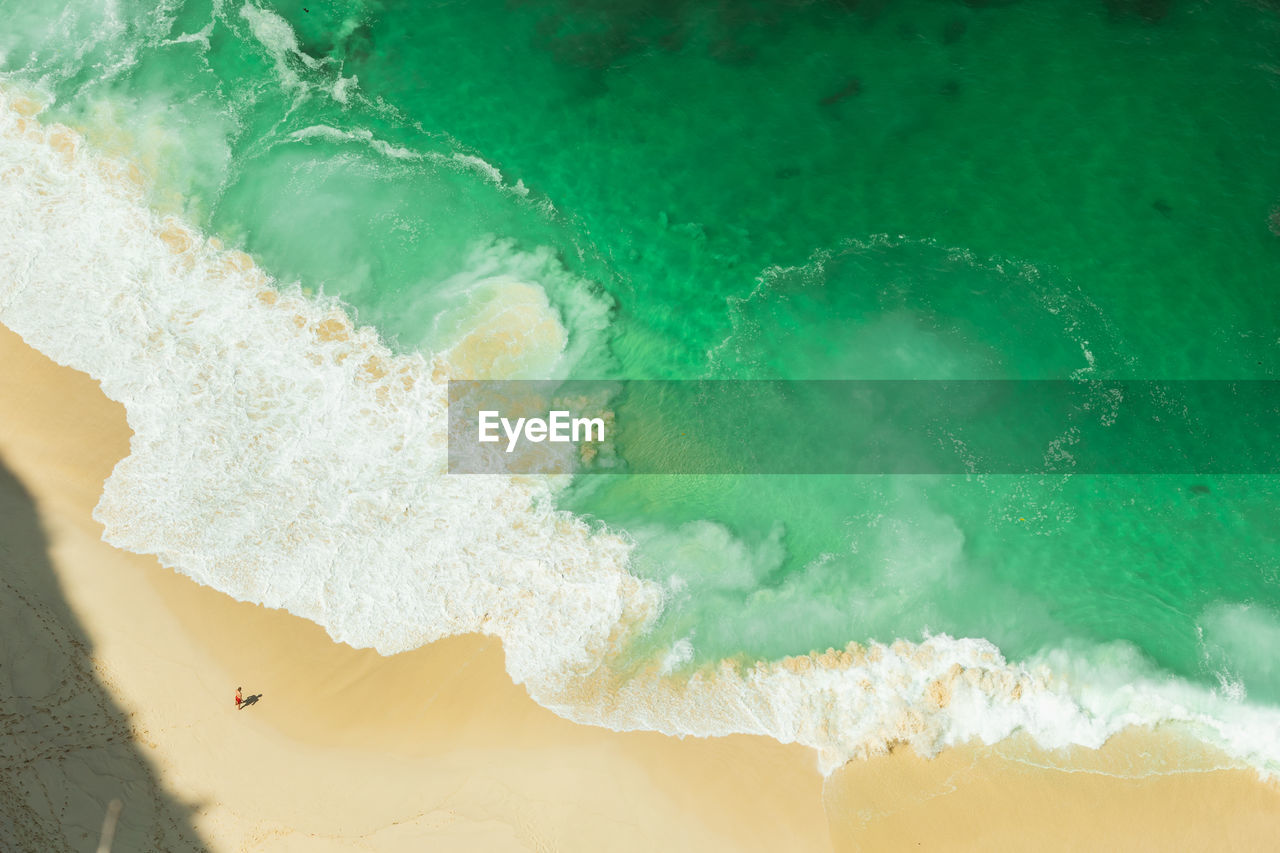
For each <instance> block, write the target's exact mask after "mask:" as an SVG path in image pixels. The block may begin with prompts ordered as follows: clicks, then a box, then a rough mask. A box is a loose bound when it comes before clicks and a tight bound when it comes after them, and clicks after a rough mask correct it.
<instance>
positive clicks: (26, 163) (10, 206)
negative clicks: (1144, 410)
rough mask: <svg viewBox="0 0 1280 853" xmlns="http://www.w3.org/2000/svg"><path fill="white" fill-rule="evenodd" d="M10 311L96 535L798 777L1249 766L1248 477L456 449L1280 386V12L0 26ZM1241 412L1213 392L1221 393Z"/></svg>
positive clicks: (1260, 611) (1262, 756)
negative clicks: (506, 465) (619, 430)
mask: <svg viewBox="0 0 1280 853" xmlns="http://www.w3.org/2000/svg"><path fill="white" fill-rule="evenodd" d="M0 20H3V21H5V22H7V23H6V26H5V27H4V29H3V31H0V74H2V77H0V85H2V86H3V95H2V97H3V99H4V110H3V113H2V118H0V121H2V122H3V127H2V130H3V136H2V138H3V148H0V193H2V194H3V202H4V203H3V205H0V225H2V226H3V228H2V229H0V322H4V323H5V324H6V325H9V326H11V327H12V328H14V329H15V330H17V331H18V332H19V333H20V334H22V335H23V336H24V337H25V338H26V339H27V340H28V341H30V342H32V343H33V344H34V345H35V346H37V347H38V348H40V349H42V350H44V351H46V352H48V353H49V354H51V355H52V356H54V357H55V358H57V359H58V360H60V361H62V362H64V363H69V364H72V365H74V366H76V367H78V368H80V369H83V370H86V371H87V372H89V373H90V374H92V375H94V376H95V377H96V378H98V379H100V380H101V381H102V382H103V387H104V389H105V390H106V391H107V393H108V394H109V395H110V396H113V397H114V398H116V399H119V400H121V401H122V402H124V403H125V405H126V409H127V411H128V414H129V419H130V425H131V427H132V428H133V430H134V432H135V439H134V442H133V446H132V453H131V455H130V457H129V458H128V459H126V460H125V461H124V462H122V463H121V464H120V466H118V467H117V469H116V471H115V472H114V474H113V475H112V478H111V479H110V480H109V481H108V483H107V486H106V491H105V494H104V496H103V499H102V502H101V503H100V505H99V507H98V510H97V515H98V517H99V519H100V520H102V521H103V523H104V525H105V526H106V529H107V533H106V536H107V538H108V540H109V541H111V542H113V543H114V544H117V545H119V546H121V547H125V548H129V549H131V550H136V551H139V552H142V553H154V554H157V555H158V556H159V557H160V558H161V560H162V561H163V562H164V563H165V564H166V565H169V566H171V567H173V568H175V569H177V570H178V571H180V572H183V573H184V574H187V575H189V576H191V577H193V578H195V579H196V580H198V581H200V582H202V583H206V584H209V585H211V586H214V587H216V588H218V589H221V590H223V591H225V592H227V593H229V594H231V595H234V596H236V597H239V598H242V599H246V600H252V601H257V602H261V603H264V604H268V605H270V606H275V607H285V608H287V609H289V610H291V611H292V612H295V613H298V614H299V615H302V616H305V617H307V618H310V619H313V620H315V621H316V622H318V623H320V624H321V625H323V626H324V627H325V628H326V629H327V630H328V631H329V632H330V634H331V635H332V636H333V637H334V638H335V639H338V640H341V641H344V642H349V643H352V644H355V645H361V646H372V647H375V648H377V649H379V650H380V651H382V652H385V653H393V652H396V651H400V650H404V649H408V648H412V647H415V646H417V645H421V644H423V643H425V642H429V641H431V640H432V639H435V638H437V637H440V636H444V635H447V634H451V633H459V632H464V631H485V632H488V633H492V634H495V635H498V636H501V637H502V638H503V640H504V643H505V646H506V649H507V654H508V668H509V669H510V671H511V673H512V675H513V677H515V678H516V679H517V680H519V681H521V682H522V683H524V684H526V686H527V687H528V688H529V690H530V692H531V694H532V695H533V696H534V698H536V699H537V700H538V701H540V702H542V703H543V704H545V705H547V706H549V707H552V708H554V709H555V710H557V711H558V712H559V713H562V714H564V715H565V716H568V717H570V718H572V719H577V720H581V721H583V722H591V723H596V724H601V725H608V726H612V727H614V728H653V729H657V730H661V731H667V732H671V733H677V734H719V733H726V732H733V731H746V732H758V733H762V734H768V735H771V736H773V737H777V738H779V739H781V740H784V741H793V740H795V741H800V742H803V743H807V744H810V745H812V746H815V747H816V748H818V749H819V750H820V751H821V755H822V762H823V766H824V767H831V766H834V765H836V764H837V763H839V762H840V761H842V760H844V759H846V758H848V757H850V756H856V755H860V754H866V753H867V752H874V751H878V750H881V749H884V748H886V747H887V746H889V745H891V744H893V743H895V742H899V741H906V742H910V743H912V744H913V745H915V746H916V747H917V748H920V749H921V750H922V751H926V752H929V751H933V750H935V749H937V748H938V747H940V746H943V745H946V744H949V743H956V742H959V741H963V740H966V739H969V738H972V737H980V738H983V739H985V740H988V741H993V740H998V739H1000V738H1002V737H1005V736H1007V735H1008V734H1010V733H1011V732H1013V731H1015V730H1018V729H1024V730H1027V731H1029V732H1030V733H1031V734H1032V735H1033V736H1034V737H1035V738H1036V739H1037V740H1038V741H1039V742H1040V743H1042V744H1044V745H1046V746H1061V745H1066V744H1073V743H1076V744H1084V745H1091V746H1096V745H1097V744H1098V743H1100V742H1101V741H1102V740H1103V739H1105V737H1106V736H1107V735H1109V734H1111V733H1113V732H1114V731H1117V730H1118V729H1119V728H1121V727H1123V726H1124V725H1127V724H1132V723H1148V724H1160V723H1164V722H1178V723H1179V724H1180V725H1181V726H1182V727H1183V728H1185V729H1186V730H1188V731H1190V732H1191V733H1192V734H1194V735H1195V736H1197V737H1200V738H1201V739H1203V740H1205V741H1207V742H1209V743H1212V744H1214V745H1216V746H1219V747H1222V748H1225V749H1226V750H1227V751H1228V752H1229V753H1230V754H1232V755H1233V756H1235V757H1236V758H1239V759H1242V760H1245V761H1248V762H1249V763H1251V764H1253V765H1254V766H1255V767H1258V768H1259V769H1260V770H1263V771H1267V772H1275V771H1277V770H1280V662H1278V659H1277V656H1276V655H1277V652H1276V650H1277V648H1280V518H1277V497H1278V495H1277V486H1278V484H1277V482H1276V479H1275V477H1274V476H1264V475H1232V476H1214V477H1193V476H1173V475H1162V476H1154V475H1145V476H1144V475H1132V476H1096V475H1084V474H1061V473H1059V474H1054V475H1042V476H995V475H973V476H967V477H922V476H910V477H909V476H857V477H854V476H771V477H743V476H739V477H729V476H689V475H685V476H643V477H642V476H631V477H626V476H623V477H608V478H604V477H581V478H578V479H576V480H555V481H551V480H539V479H537V478H508V477H499V476H468V477H459V476H449V475H448V474H446V473H445V460H444V446H445V430H444V414H443V413H444V406H445V404H446V402H447V397H446V392H445V386H444V381H445V380H447V379H448V378H450V377H452V378H637V379H699V378H732V379H1075V380H1088V379H1276V378H1280V376H1277V373H1278V372H1280V359H1278V355H1280V299H1277V295H1280V294H1278V292H1277V291H1278V290H1280V288H1278V287H1277V282H1280V274H1278V271H1280V146H1278V145H1277V144H1276V139H1277V136H1278V135H1280V118H1277V117H1278V116H1280V10H1278V9H1277V8H1276V7H1275V5H1274V4H1268V3H1264V2H1245V1H1244V0H1230V2H1225V3H1207V2H1174V0H1149V1H1148V2H1129V0H1112V2H1102V0H1099V1H1098V2H1092V3H1079V2H1037V3H1031V2H1007V3H977V2H968V3H960V2H947V0H917V2H899V3H890V2H886V0H861V2H818V0H813V2H801V0H793V2H772V3H766V2H759V3H750V2H744V3H738V4H718V3H699V2H696V0H687V2H680V0H662V2H649V3H643V2H635V3H623V2H611V3H599V4H583V3H576V2H570V0H562V2H548V3H510V2H508V3H496V2H488V0H468V2H437V3H390V2H374V1H373V0H370V2H352V3H332V2H321V0H302V2H278V3H270V2H260V3H255V2H247V0H246V2H240V3H237V2H234V0H232V2H220V0H214V2H178V0H170V2H166V3H162V4H159V5H156V4H145V3H137V2H127V0H121V1H120V2H116V3H111V4H100V3H87V2H72V3H70V4H68V5H66V6H65V8H62V9H59V10H58V11H57V13H56V14H54V13H52V12H51V11H50V10H49V9H48V7H47V5H46V4H41V3H35V2H29V0H0ZM1208 417H1209V418H1210V420H1215V419H1216V420H1218V421H1220V422H1229V421H1230V420H1231V417H1232V413H1231V412H1229V411H1224V412H1214V413H1209V415H1208Z"/></svg>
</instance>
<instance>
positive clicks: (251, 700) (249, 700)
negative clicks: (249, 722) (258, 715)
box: [239, 693, 262, 711]
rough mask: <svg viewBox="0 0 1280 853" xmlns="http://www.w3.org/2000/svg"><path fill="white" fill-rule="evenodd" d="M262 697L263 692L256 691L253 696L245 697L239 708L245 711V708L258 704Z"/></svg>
mask: <svg viewBox="0 0 1280 853" xmlns="http://www.w3.org/2000/svg"><path fill="white" fill-rule="evenodd" d="M261 698H262V694H261V693H255V694H253V695H252V696H246V697H245V698H244V701H243V702H242V703H240V708H239V710H241V711H243V710H244V709H245V708H248V707H249V706H250V705H257V704H258V700H259V699H261Z"/></svg>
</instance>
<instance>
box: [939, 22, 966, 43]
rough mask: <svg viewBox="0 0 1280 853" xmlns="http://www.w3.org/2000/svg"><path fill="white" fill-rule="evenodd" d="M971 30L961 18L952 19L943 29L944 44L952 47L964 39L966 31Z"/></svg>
mask: <svg viewBox="0 0 1280 853" xmlns="http://www.w3.org/2000/svg"><path fill="white" fill-rule="evenodd" d="M968 29H969V25H968V24H966V23H965V22H964V21H963V20H962V19H961V18H952V19H951V20H949V21H947V25H946V26H945V27H943V28H942V43H943V44H947V45H951V44H955V43H956V42H958V41H960V39H962V38H964V34H965V31H966V30H968Z"/></svg>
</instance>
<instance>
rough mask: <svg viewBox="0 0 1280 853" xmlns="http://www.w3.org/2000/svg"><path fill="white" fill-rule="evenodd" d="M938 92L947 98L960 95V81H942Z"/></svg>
mask: <svg viewBox="0 0 1280 853" xmlns="http://www.w3.org/2000/svg"><path fill="white" fill-rule="evenodd" d="M938 91H940V92H941V93H942V94H943V95H945V96H946V97H948V98H954V97H956V96H957V95H959V94H960V81H959V80H945V81H943V83H942V85H941V86H940V87H938Z"/></svg>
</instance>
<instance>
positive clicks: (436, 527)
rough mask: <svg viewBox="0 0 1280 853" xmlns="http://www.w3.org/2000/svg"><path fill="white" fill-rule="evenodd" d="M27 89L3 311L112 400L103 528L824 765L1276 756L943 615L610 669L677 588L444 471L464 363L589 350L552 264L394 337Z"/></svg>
mask: <svg viewBox="0 0 1280 853" xmlns="http://www.w3.org/2000/svg"><path fill="white" fill-rule="evenodd" d="M37 111H38V110H37V107H36V105H35V104H34V103H33V102H31V101H29V100H26V99H23V98H19V97H16V96H14V95H12V94H11V93H3V94H0V233H3V234H4V235H5V237H4V241H3V243H2V244H0V321H3V322H4V324H5V325H7V326H9V327H11V328H13V329H14V330H15V331H17V332H18V333H19V334H21V335H22V336H23V337H24V339H26V340H27V341H28V342H29V343H31V344H32V345H33V346H35V347H37V348H38V349H40V350H42V351H43V352H45V353H46V354H48V355H50V356H51V357H52V358H54V359H55V360H57V361H59V362H61V363H63V364H67V365H70V366H72V367H75V368H77V369H80V370H83V371H85V372H87V373H89V374H90V375H92V376H94V377H95V378H96V379H98V380H99V381H100V382H101V383H102V387H103V390H104V391H105V392H106V394H107V395H108V396H110V397H112V398H113V399H116V400H118V401H119V402H121V403H122V404H123V405H124V406H125V409H126V411H127V413H128V419H129V424H130V427H131V428H132V429H133V432H134V437H133V440H132V442H131V452H130V455H129V456H128V457H127V458H126V459H124V460H122V461H121V462H120V463H119V464H118V465H117V467H116V469H115V470H114V471H113V473H112V475H111V477H110V478H109V479H108V481H107V483H106V485H105V489H104V494H103V496H102V500H101V502H100V503H99V505H98V507H97V510H96V512H95V517H96V518H98V520H99V521H101V522H102V523H103V525H104V527H105V534H104V538H105V539H106V540H107V541H108V542H110V543H111V544H113V545H116V546H118V547H122V548H126V549H128V550H131V551H135V552H138V553H147V554H155V555H156V556H157V557H159V559H160V560H161V562H163V563H164V564H165V565H166V566H169V567H171V568H173V569H175V570H177V571H180V572H182V573H183V574H186V575H188V576H189V577H191V578H193V579H195V580H197V581H199V582H201V583H204V584H207V585H210V586H213V587H215V588H217V589H219V590H222V591H223V592H226V593H228V594H230V595H232V596H234V597H236V598H238V599H241V600H246V601H253V602H255V603H259V604H263V605H266V606H269V607H279V608H283V609H286V610H289V611H290V612H292V613H295V614H297V615H299V616H302V617H304V618H307V619H311V620H312V621H315V622H317V623H318V624H320V625H322V626H323V627H324V628H325V629H326V630H327V631H328V632H329V634H330V636H332V637H333V638H334V639H335V640H338V641H341V642H346V643H349V644H351V645H354V646H362V647H372V648H375V649H377V650H378V651H379V652H381V653H383V654H391V653H395V652H399V651H403V650H407V649H411V648H414V647H417V646H420V645H423V644H425V643H428V642H431V641H432V640H435V639H438V638H440V637H444V636H448V635H451V634H459V633H467V632H483V633H486V634H490V635H493V636H497V637H499V638H501V640H502V641H503V644H504V646H505V648H506V651H507V667H508V670H509V672H510V673H511V675H512V677H513V678H514V679H515V680H516V681H517V682H521V683H523V684H525V685H526V686H527V688H528V690H529V692H530V694H531V695H532V696H533V697H534V699H535V700H537V701H539V702H540V703H542V704H544V705H546V706H547V707H550V708H552V709H554V710H555V711H556V712H557V713H560V714H562V715H563V716H566V717H568V718H570V719H574V720H578V721H581V722H586V723H592V724H596V725H602V726H607V727H610V728H614V729H653V730H657V731H663V732H667V733H670V734H674V735H699V736H706V735H723V734H729V733H751V734H761V735H766V736H769V737H773V738H775V739H777V740H779V741H782V742H798V743H802V744H805V745H807V746H810V747H812V748H814V749H816V750H817V751H818V753H819V756H820V765H821V767H822V768H823V769H824V770H828V771H829V770H831V769H832V768H834V767H836V766H838V765H839V764H840V763H841V762H843V761H845V760H847V759H849V758H851V757H856V756H861V755H866V754H870V753H876V752H880V751H883V750H885V749H889V748H892V747H893V746H894V745H896V744H900V743H905V744H910V745H911V746H913V747H914V748H915V749H917V750H918V751H920V752H922V753H925V754H932V753H934V752H935V751H936V750H938V749H940V748H942V747H945V746H947V745H950V744H956V743H960V742H964V741H969V740H972V739H980V740H982V741H985V742H988V743H990V742H995V741H997V740H1000V739H1002V738H1005V737H1007V736H1008V735H1010V734H1011V733H1013V732H1015V731H1018V730H1025V731H1027V732H1029V733H1030V734H1031V735H1032V736H1033V737H1034V738H1035V739H1036V741H1037V742H1039V743H1040V744H1041V745H1043V746H1046V747H1059V746H1065V745H1069V744H1079V745H1084V746H1098V745H1100V744H1101V743H1102V742H1103V741H1104V740H1105V739H1106V738H1107V737H1108V736H1109V735H1111V734H1112V733H1114V732H1116V731H1118V730H1119V729H1121V728H1123V727H1125V726H1127V725H1131V724H1159V723H1162V722H1169V721H1179V722H1182V723H1185V724H1187V725H1188V726H1190V727H1191V729H1192V730H1193V731H1194V732H1195V733H1196V734H1197V735H1198V736H1200V737H1202V738H1203V739H1205V740H1206V741H1209V742H1211V743H1213V744H1216V745H1218V746H1220V747H1222V748H1224V749H1225V750H1227V751H1228V752H1229V753H1230V754H1231V755H1233V756H1235V757H1237V758H1239V759H1243V760H1246V761H1248V762H1250V763H1251V764H1252V765H1253V766H1255V767H1256V768H1258V769H1259V770H1261V771H1264V772H1280V734H1277V733H1280V714H1278V713H1277V712H1276V711H1275V710H1274V709H1270V708H1265V707H1259V706H1254V705H1249V704H1247V703H1246V702H1245V701H1244V700H1243V698H1242V697H1241V696H1239V694H1238V691H1232V690H1231V689H1229V685H1224V688H1223V689H1222V690H1220V691H1209V690H1205V689H1203V688H1198V687H1194V686H1192V685H1189V684H1187V683H1185V682H1182V681H1178V680H1176V679H1172V678H1169V677H1167V676H1164V675H1162V674H1160V673H1159V672H1158V671H1156V670H1155V669H1154V668H1151V667H1147V666H1146V665H1145V664H1144V663H1143V662H1142V660H1141V658H1140V656H1139V655H1137V654H1136V653H1133V652H1131V651H1128V650H1127V649H1126V648H1125V647H1123V646H1121V645H1118V644H1117V645H1113V646H1108V647H1103V648H1101V649H1092V650H1074V651H1067V650H1062V651H1058V652H1053V653H1048V654H1045V655H1044V656H1042V657H1041V658H1040V659H1038V660H1036V661H1033V662H1031V663H1028V664H1013V663H1010V662H1008V661H1006V660H1005V659H1004V657H1003V656H1002V655H1001V654H1000V652H999V650H998V649H997V648H996V647H995V646H993V645H992V644H991V643H989V642H987V641H985V640H981V639H953V638H951V637H947V636H943V635H939V636H933V637H930V638H927V639H925V640H924V641H923V642H920V643H911V642H906V641H898V642H893V643H889V644H879V643H870V644H866V645H859V644H850V645H849V646H848V647H846V648H844V649H840V650H834V649H833V650H828V651H827V652H824V653H821V654H813V655H809V656H804V657H793V658H787V659H785V660H781V661H774V662H759V663H749V664H738V663H734V662H722V663H720V664H719V665H716V666H711V667H707V668H703V669H699V670H696V671H694V672H692V673H680V672H679V671H678V670H679V662H680V660H681V658H682V655H683V654H684V653H686V652H687V650H682V649H677V648H673V649H672V654H671V655H668V656H667V660H666V661H663V660H655V661H653V663H652V665H651V666H649V667H647V668H646V667H641V668H640V670H639V671H638V672H637V671H635V670H634V667H628V668H627V669H626V671H625V672H623V671H622V668H621V667H615V666H613V663H614V662H615V661H617V660H618V659H619V656H620V655H621V654H622V652H623V651H624V650H625V649H626V647H627V644H628V642H629V641H630V640H631V639H633V638H634V637H636V636H638V635H639V634H641V633H642V632H644V631H645V630H646V629H647V627H648V626H650V625H651V624H652V622H653V620H654V619H655V618H656V616H657V614H658V613H659V612H660V609H661V606H662V599H663V593H662V591H661V590H660V588H659V587H658V586H657V585H656V584H654V583H652V582H647V581H643V580H641V579H639V578H637V577H636V576H634V575H633V574H632V573H631V572H630V571H629V560H630V555H631V552H632V545H631V543H630V542H629V541H628V539H626V538H625V537H623V536H620V535H616V534H614V533H612V532H610V531H607V530H598V529H593V528H591V527H590V526H589V525H587V524H586V523H585V522H584V521H582V520H581V519H577V518H575V517H573V516H571V515H569V514H567V513H565V512H562V511H557V510H556V509H554V506H553V498H554V493H553V488H552V484H551V483H548V482H546V481H542V480H536V479H531V478H506V477H499V476H484V477H477V476H468V477H450V476H448V475H447V474H446V473H445V464H446V458H445V452H446V451H445V448H446V441H447V435H446V432H445V429H446V418H445V408H446V404H447V395H446V385H445V379H446V378H447V377H448V376H449V375H450V373H451V372H452V371H453V370H455V369H456V368H455V365H454V363H453V361H452V359H455V358H456V359H458V360H459V361H462V362H465V363H466V366H467V369H468V370H479V369H485V368H488V369H492V370H494V371H495V373H498V374H509V373H511V372H513V371H518V369H520V368H521V367H522V366H529V368H530V369H531V370H533V371H546V370H552V369H554V365H555V364H556V363H557V361H558V359H560V358H561V357H563V355H564V354H565V353H568V352H572V351H573V349H574V347H575V346H576V342H575V341H574V340H572V338H573V337H574V335H573V328H574V325H573V323H572V322H569V323H567V325H566V322H565V319H566V318H564V317H562V316H561V315H559V314H558V312H557V311H556V310H555V309H554V308H553V307H552V305H551V303H550V301H548V300H547V299H546V296H545V293H543V295H542V296H541V297H539V295H538V294H539V289H540V287H541V285H540V284H539V282H538V281H537V280H536V278H537V275H538V273H537V270H538V269H539V268H540V267H539V264H538V263H535V262H529V264H527V265H526V266H524V267H521V266H520V265H516V266H515V267H514V268H504V269H502V270H495V269H493V268H490V267H484V266H481V267H480V268H478V269H473V270H459V272H458V278H457V283H458V286H459V288H460V290H461V291H462V292H466V293H475V294H478V298H477V301H476V302H475V305H474V309H475V310H474V311H473V312H471V313H465V312H464V313H463V314H461V315H460V319H459V324H460V325H459V326H458V328H457V329H456V330H455V331H456V335H455V337H454V338H452V339H451V340H450V342H449V344H448V346H449V348H448V349H447V350H441V351H439V352H429V353H422V354H410V355H394V354H392V353H391V352H390V351H389V350H388V349H387V347H385V346H384V345H383V343H382V342H381V341H380V340H379V338H378V335H377V334H376V333H375V332H374V331H373V330H372V329H370V328H367V327H365V328H359V327H356V326H355V325H354V324H353V323H352V322H351V321H350V319H349V317H348V316H347V314H346V312H345V311H344V310H343V307H342V306H341V305H340V304H338V303H337V302H336V301H334V300H331V299H325V298H312V297H307V296H304V295H303V292H302V290H301V288H300V287H299V286H298V285H290V286H281V285H279V284H278V283H276V282H274V281H272V280H271V278H270V277H269V276H268V275H266V274H265V273H264V272H262V271H261V270H260V269H259V268H257V267H256V266H255V265H254V264H253V263H252V261H251V260H250V259H249V258H248V257H247V256H245V255H243V254H240V253H237V252H228V251H225V250H223V249H222V248H221V247H220V246H219V245H217V244H216V242H215V241H213V240H209V239H206V238H205V237H203V236H202V235H200V234H199V233H197V232H196V231H195V230H194V229H192V228H191V227H189V226H188V225H186V224H184V223H183V222H181V221H179V220H177V219H175V218H172V217H161V216H159V215H157V214H156V213H154V212H152V211H151V210H150V209H149V208H147V207H146V205H145V204H144V203H143V192H142V189H141V187H140V185H139V184H140V176H139V175H137V174H136V173H135V174H133V175H132V177H131V172H130V170H129V168H128V167H127V166H126V165H122V164H121V163H120V162H119V161H113V160H109V159H105V158H103V157H100V156H97V155H95V154H93V153H92V152H90V151H89V150H87V147H86V145H85V144H84V142H83V140H82V139H81V137H80V136H79V135H78V134H76V133H74V132H72V131H71V130H69V129H67V128H63V127H58V126H45V125H43V124H41V123H40V122H39V121H38V119H37V118H36V117H35V114H36V113H37ZM486 257H490V256H486ZM486 263H487V261H486ZM513 270H514V271H513ZM520 271H522V272H520ZM517 272H520V274H519V275H517V274H516V273H517ZM528 278H532V279H534V280H526V279H528ZM515 297H518V298H515ZM513 306H514V307H513ZM531 318H532V319H534V320H536V322H534V323H532V324H530V322H529V321H530V319H531ZM468 324H470V327H469V328H468V327H467V325H468ZM517 327H518V328H519V329H521V330H527V329H530V328H532V329H534V330H535V332H534V333H533V334H532V335H526V336H525V337H521V338H514V337H512V338H511V339H510V340H511V341H513V342H514V344H513V345H517V346H518V347H519V349H518V358H517V360H516V362H514V363H501V362H499V361H497V360H496V355H497V353H495V352H492V351H488V350H486V346H485V340H486V339H487V338H488V337H489V336H490V335H492V334H496V333H495V332H494V330H495V329H498V330H500V331H501V330H511V329H514V328H517ZM503 357H504V358H511V357H512V351H511V350H510V348H509V347H508V348H506V349H505V351H504V352H503ZM664 663H666V664H667V665H666V666H664ZM672 669H675V670H676V672H671V671H670V670H672Z"/></svg>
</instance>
